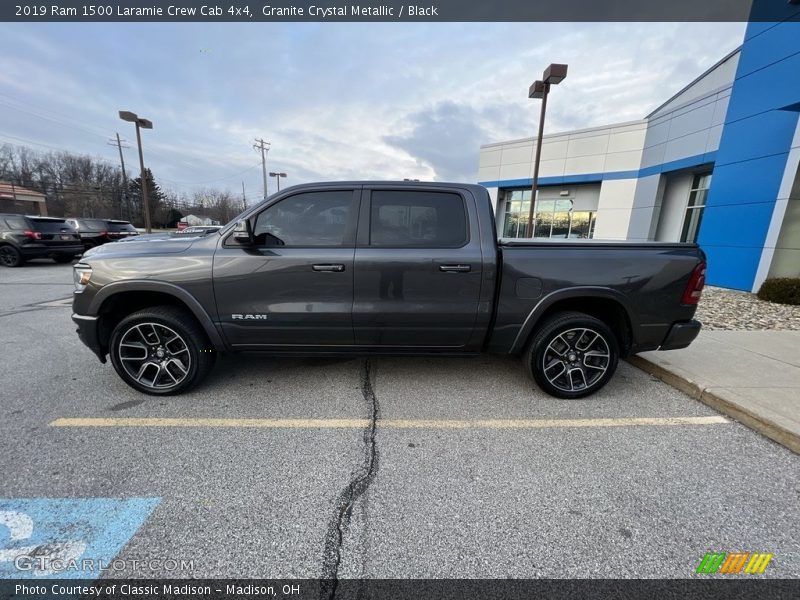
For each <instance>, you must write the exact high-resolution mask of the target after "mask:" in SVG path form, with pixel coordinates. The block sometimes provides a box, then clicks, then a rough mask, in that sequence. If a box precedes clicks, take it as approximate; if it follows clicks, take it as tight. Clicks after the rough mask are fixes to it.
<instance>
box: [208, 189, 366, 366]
mask: <svg viewBox="0 0 800 600" xmlns="http://www.w3.org/2000/svg"><path fill="white" fill-rule="evenodd" d="M359 195H360V190H359V189H356V188H355V187H352V186H351V187H341V188H323V189H320V190H314V191H298V192H297V193H294V194H291V195H289V196H286V197H283V198H280V199H279V200H277V201H276V202H273V203H271V204H270V205H269V206H267V207H266V208H265V209H264V210H262V211H261V212H260V213H258V214H256V215H254V216H251V217H250V219H251V223H252V226H253V235H254V241H255V243H254V245H252V246H251V247H246V246H242V245H240V244H237V243H236V242H235V240H233V235H232V234H229V235H228V236H227V237H226V239H224V240H223V241H222V242H221V244H220V246H219V248H218V249H217V252H216V254H215V256H214V293H215V296H216V301H217V313H218V320H219V323H220V325H221V327H222V330H223V332H224V334H225V336H226V338H227V340H228V343H230V344H231V345H232V346H234V347H238V348H242V349H244V348H248V347H249V348H251V349H259V348H261V349H268V348H273V349H286V350H292V349H293V348H294V349H297V350H302V349H303V347H317V346H332V347H336V346H351V345H352V344H353V341H354V340H353V323H352V318H351V310H352V305H353V258H354V252H355V250H354V241H355V230H356V222H357V218H358V204H359Z"/></svg>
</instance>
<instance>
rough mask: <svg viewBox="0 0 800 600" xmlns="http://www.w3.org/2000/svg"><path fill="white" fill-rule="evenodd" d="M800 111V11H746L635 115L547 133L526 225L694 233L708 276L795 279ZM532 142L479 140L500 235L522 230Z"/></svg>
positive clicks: (750, 286) (657, 235) (645, 234)
mask: <svg viewBox="0 0 800 600" xmlns="http://www.w3.org/2000/svg"><path fill="white" fill-rule="evenodd" d="M798 10H800V9H799V8H798V6H796V5H791V4H789V5H787V6H786V11H787V18H788V17H790V16H791V13H792V12H794V13H797V12H798ZM796 18H797V17H796V16H795V19H796ZM532 110H533V109H532ZM799 116H800V22H797V21H795V22H781V23H758V22H752V23H750V24H748V27H747V30H746V34H745V39H744V41H743V43H742V45H741V47H740V48H738V49H737V50H736V51H734V52H732V53H731V54H729V55H728V56H725V57H723V58H722V59H721V60H720V61H719V62H718V63H717V64H715V65H713V66H711V67H710V68H709V69H708V70H707V71H706V72H705V73H704V74H703V75H701V76H700V77H698V78H697V79H696V80H695V81H693V82H691V83H689V85H687V86H686V87H685V88H684V89H682V90H681V91H680V92H678V93H677V94H676V95H675V96H673V97H672V98H669V99H668V100H666V101H665V102H664V103H663V104H662V105H661V106H659V107H658V108H656V109H655V110H654V111H653V112H652V113H650V114H649V115H647V116H646V117H645V118H643V119H642V120H639V121H632V122H627V123H618V124H614V125H608V126H605V127H592V128H590V129H581V130H577V131H569V132H565V133H557V134H552V135H545V136H543V138H542V154H541V161H540V171H539V186H540V187H539V190H538V194H537V201H536V204H535V206H534V217H535V219H534V224H533V230H534V231H533V234H534V237H536V238H574V239H579V238H595V239H606V240H630V241H665V242H677V241H696V242H698V243H699V244H700V245H701V246H702V248H703V249H704V250H705V252H706V254H707V255H708V277H707V280H708V282H709V283H710V284H712V285H717V286H722V287H727V288H734V289H740V290H747V291H757V290H758V288H759V287H760V285H761V283H762V282H763V281H764V279H765V278H767V277H798V276H800V171H799V169H798V165H799V164H800V123H799V121H798V117H799ZM535 147H536V139H535V138H526V139H520V140H512V141H507V142H499V143H491V144H486V145H485V146H482V147H481V150H480V171H479V176H478V180H479V182H480V183H481V184H482V185H484V186H486V187H487V188H488V189H489V191H490V195H491V197H492V200H493V202H494V205H495V211H496V217H497V226H498V230H499V231H500V235H501V236H502V237H527V235H528V232H527V224H528V211H529V206H530V204H529V203H530V197H531V190H530V188H531V184H532V176H533V159H534V153H535Z"/></svg>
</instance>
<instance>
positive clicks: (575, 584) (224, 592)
mask: <svg viewBox="0 0 800 600" xmlns="http://www.w3.org/2000/svg"><path fill="white" fill-rule="evenodd" d="M712 577H714V576H704V575H701V576H696V577H695V578H693V579H538V580H529V579H525V580H521V579H362V580H358V579H343V580H319V579H316V580H315V579H283V580H280V579H172V580H168V579H103V580H86V579H84V580H80V579H49V580H42V579H16V580H13V579H6V580H0V598H3V599H5V598H13V599H15V600H22V599H26V600H63V599H64V598H74V599H77V598H100V599H104V600H131V599H137V600H155V599H157V598H159V599H160V598H176V599H177V598H185V599H204V600H223V599H224V600H228V599H231V600H232V599H248V600H249V599H251V598H252V599H269V598H272V599H274V598H278V599H292V600H332V599H334V598H336V599H343V600H356V599H358V600H373V599H374V600H408V599H411V598H413V599H415V600H417V599H419V600H425V599H437V600H473V599H474V600H478V599H480V600H522V599H526V600H527V599H532V598H536V599H550V598H553V599H556V598H558V599H561V598H570V599H572V598H576V599H577V598H580V599H586V600H639V599H642V598H650V599H655V598H657V599H658V600H694V599H698V600H700V599H703V600H745V599H748V600H749V599H759V600H760V599H766V598H769V599H770V600H783V599H789V598H791V599H796V598H798V597H800V580H796V579H791V580H789V579H766V578H763V576H752V575H740V576H736V577H735V578H734V577H731V578H722V579H720V578H712ZM126 586H127V587H126ZM34 588H35V589H36V590H38V592H37V591H32V590H33V589H34Z"/></svg>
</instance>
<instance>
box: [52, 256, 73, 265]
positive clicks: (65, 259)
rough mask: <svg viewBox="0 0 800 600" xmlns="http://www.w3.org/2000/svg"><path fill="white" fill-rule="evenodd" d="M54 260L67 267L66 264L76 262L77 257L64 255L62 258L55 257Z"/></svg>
mask: <svg viewBox="0 0 800 600" xmlns="http://www.w3.org/2000/svg"><path fill="white" fill-rule="evenodd" d="M53 260H54V261H56V262H57V263H58V264H60V265H65V264H67V263H71V262H72V261H73V260H75V257H74V256H63V255H62V256H54V257H53Z"/></svg>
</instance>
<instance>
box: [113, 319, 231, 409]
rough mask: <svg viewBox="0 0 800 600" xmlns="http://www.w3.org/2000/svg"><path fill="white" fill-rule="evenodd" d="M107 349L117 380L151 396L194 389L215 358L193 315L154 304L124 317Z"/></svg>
mask: <svg viewBox="0 0 800 600" xmlns="http://www.w3.org/2000/svg"><path fill="white" fill-rule="evenodd" d="M173 334H174V335H176V336H177V339H176V338H173V337H172V335H173ZM170 338H172V339H170ZM109 346H110V347H109V354H111V363H112V364H113V365H114V369H115V370H116V371H117V374H118V375H119V376H120V377H121V378H122V380H123V381H124V382H125V383H127V384H128V385H129V386H131V387H132V388H134V389H135V390H138V391H140V392H144V393H145V394H151V395H153V396H166V395H171V394H180V393H182V392H185V391H187V390H189V389H191V388H193V387H194V386H196V385H197V384H198V383H200V382H201V381H202V380H203V378H205V376H206V375H208V373H209V371H211V368H212V367H213V366H214V362H215V360H216V352H215V351H214V348H213V347H212V346H211V344H210V343H209V342H208V337H207V336H206V333H205V331H203V328H202V327H200V324H199V323H198V322H197V321H196V319H195V318H194V316H193V315H192V314H190V313H189V312H187V311H185V310H182V309H180V308H176V307H174V306H154V307H151V308H146V309H144V310H140V311H138V312H135V313H133V314H132V315H130V316H128V317H126V318H124V319H123V320H122V321H120V323H119V324H118V325H117V326H116V327H115V328H114V331H113V332H112V333H111V343H110V345H109ZM143 365H144V367H143ZM137 375H138V379H137Z"/></svg>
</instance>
